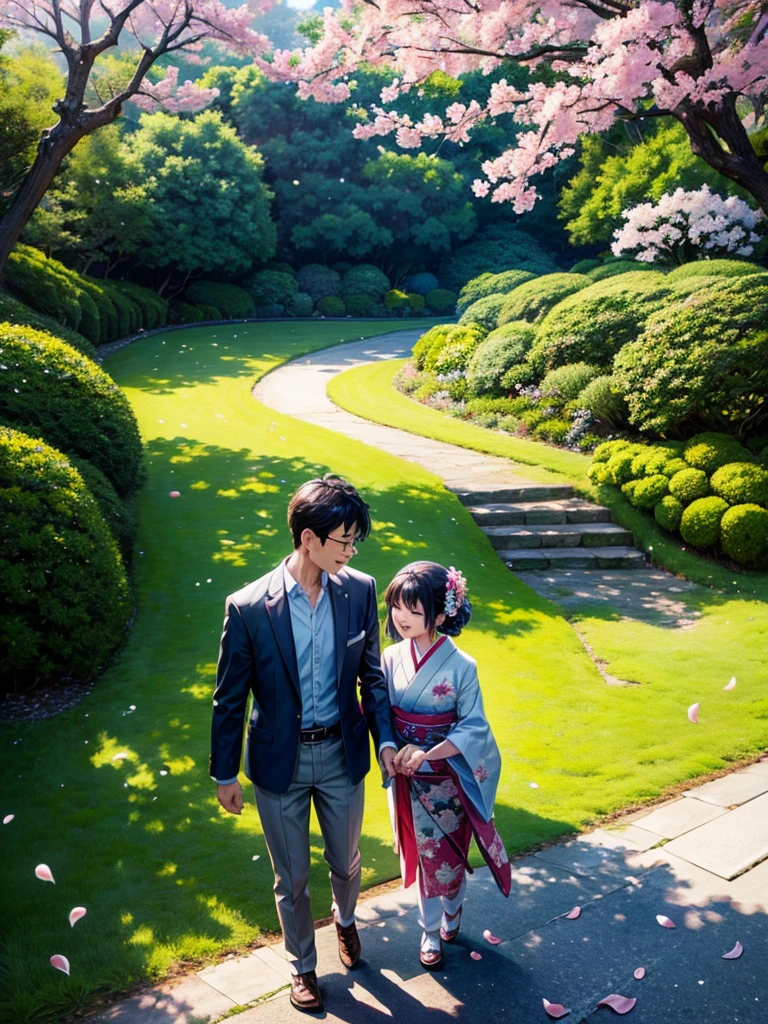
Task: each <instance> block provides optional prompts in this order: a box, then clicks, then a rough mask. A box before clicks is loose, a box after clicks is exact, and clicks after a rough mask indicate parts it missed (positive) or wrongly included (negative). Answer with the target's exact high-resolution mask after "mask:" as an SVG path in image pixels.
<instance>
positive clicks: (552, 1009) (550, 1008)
mask: <svg viewBox="0 0 768 1024" xmlns="http://www.w3.org/2000/svg"><path fill="white" fill-rule="evenodd" d="M542 1003H544V1009H545V1010H546V1011H547V1013H548V1014H549V1016H550V1017H551V1018H552V1020H560V1018H561V1017H567V1016H568V1014H569V1013H570V1012H571V1011H570V1010H566V1008H565V1007H564V1006H563V1005H562V1003H550V1001H549V1000H548V999H542Z"/></svg>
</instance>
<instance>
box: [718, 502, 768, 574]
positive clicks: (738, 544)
mask: <svg viewBox="0 0 768 1024" xmlns="http://www.w3.org/2000/svg"><path fill="white" fill-rule="evenodd" d="M720 533H721V538H722V545H723V551H725V553H726V554H727V555H728V556H729V557H730V558H732V559H733V560H734V562H736V563H737V565H742V566H746V567H747V568H756V569H762V568H764V567H765V566H766V565H768V509H764V508H761V507H760V506H759V505H754V504H751V503H747V504H744V505H734V506H733V508H729V509H728V511H727V512H725V514H724V515H723V518H722V519H721V520H720Z"/></svg>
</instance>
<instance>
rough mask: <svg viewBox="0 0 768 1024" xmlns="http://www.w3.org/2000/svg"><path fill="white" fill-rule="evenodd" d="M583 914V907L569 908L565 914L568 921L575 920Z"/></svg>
mask: <svg viewBox="0 0 768 1024" xmlns="http://www.w3.org/2000/svg"><path fill="white" fill-rule="evenodd" d="M580 916H581V907H578V906H577V907H574V908H573V910H569V911H568V913H567V914H566V915H565V919H566V921H575V920H576V918H577V917H580Z"/></svg>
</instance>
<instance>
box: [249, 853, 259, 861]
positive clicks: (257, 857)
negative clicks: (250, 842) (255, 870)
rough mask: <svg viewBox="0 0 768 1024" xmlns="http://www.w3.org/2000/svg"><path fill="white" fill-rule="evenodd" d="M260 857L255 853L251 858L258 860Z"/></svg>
mask: <svg viewBox="0 0 768 1024" xmlns="http://www.w3.org/2000/svg"><path fill="white" fill-rule="evenodd" d="M260 856H261V854H260V853H254V855H253V856H252V857H251V860H258V859H259V857H260Z"/></svg>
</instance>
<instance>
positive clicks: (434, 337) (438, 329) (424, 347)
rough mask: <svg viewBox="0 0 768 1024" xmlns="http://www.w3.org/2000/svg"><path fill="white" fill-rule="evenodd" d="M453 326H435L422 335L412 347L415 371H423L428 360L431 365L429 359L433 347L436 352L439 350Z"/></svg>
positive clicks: (431, 363)
mask: <svg viewBox="0 0 768 1024" xmlns="http://www.w3.org/2000/svg"><path fill="white" fill-rule="evenodd" d="M455 326H456V325H455V324H435V326H434V327H430V329H429V330H428V331H425V332H424V334H422V336H421V337H420V338H419V340H418V341H417V342H416V344H415V345H414V346H413V361H414V363H415V364H416V369H417V370H425V369H426V368H427V367H426V363H427V360H428V359H429V360H430V365H433V361H432V359H431V358H430V352H431V350H432V348H433V346H434V347H435V349H436V352H437V350H438V349H439V348H442V346H443V345H444V344H445V340H446V338H447V337H448V335H449V334H450V333H451V331H452V330H453V328H454V327H455Z"/></svg>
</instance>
